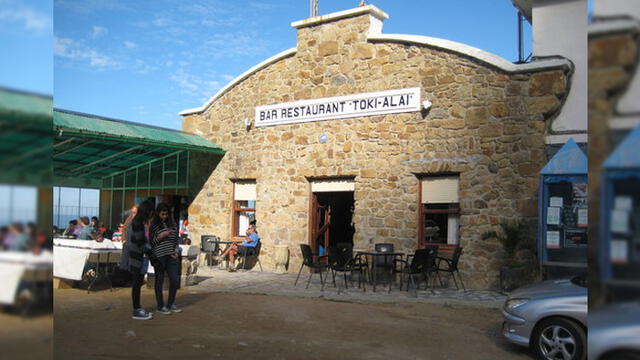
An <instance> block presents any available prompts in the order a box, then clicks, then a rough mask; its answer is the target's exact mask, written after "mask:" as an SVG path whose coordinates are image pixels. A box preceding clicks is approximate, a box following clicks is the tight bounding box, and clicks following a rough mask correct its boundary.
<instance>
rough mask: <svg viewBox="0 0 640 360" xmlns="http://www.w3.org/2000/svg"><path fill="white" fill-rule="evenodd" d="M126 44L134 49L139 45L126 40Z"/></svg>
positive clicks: (128, 47)
mask: <svg viewBox="0 0 640 360" xmlns="http://www.w3.org/2000/svg"><path fill="white" fill-rule="evenodd" d="M124 46H126V47H127V49H133V48H135V47H138V44H136V43H134V42H133V41H125V42H124Z"/></svg>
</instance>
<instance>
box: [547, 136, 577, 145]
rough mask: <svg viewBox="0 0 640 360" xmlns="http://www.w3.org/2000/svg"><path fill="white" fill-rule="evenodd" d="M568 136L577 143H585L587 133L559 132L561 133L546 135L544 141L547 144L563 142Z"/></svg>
mask: <svg viewBox="0 0 640 360" xmlns="http://www.w3.org/2000/svg"><path fill="white" fill-rule="evenodd" d="M570 138H573V140H575V141H576V142H577V143H586V142H587V134H561V135H547V136H546V137H545V142H546V143H547V144H564V143H566V142H567V141H568V140H569V139H570Z"/></svg>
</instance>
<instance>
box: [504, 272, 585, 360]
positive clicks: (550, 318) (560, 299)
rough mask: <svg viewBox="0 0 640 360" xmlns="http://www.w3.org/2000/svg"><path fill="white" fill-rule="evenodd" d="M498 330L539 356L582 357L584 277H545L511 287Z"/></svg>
mask: <svg viewBox="0 0 640 360" xmlns="http://www.w3.org/2000/svg"><path fill="white" fill-rule="evenodd" d="M502 316H503V317H504V323H503V325H502V333H503V335H504V336H505V337H506V338H507V340H509V341H511V342H513V343H515V344H518V345H522V346H529V347H531V349H532V350H533V351H534V352H535V353H536V356H537V357H538V358H540V359H548V360H555V359H563V360H569V359H571V360H583V359H585V358H586V353H587V337H586V332H587V331H586V329H587V284H586V278H585V277H581V276H579V277H574V278H572V279H566V280H549V281H544V282H541V283H538V284H535V285H530V286H526V287H522V288H520V289H517V290H515V291H514V292H513V293H511V295H509V297H508V298H507V300H506V301H505V303H504V306H503V308H502Z"/></svg>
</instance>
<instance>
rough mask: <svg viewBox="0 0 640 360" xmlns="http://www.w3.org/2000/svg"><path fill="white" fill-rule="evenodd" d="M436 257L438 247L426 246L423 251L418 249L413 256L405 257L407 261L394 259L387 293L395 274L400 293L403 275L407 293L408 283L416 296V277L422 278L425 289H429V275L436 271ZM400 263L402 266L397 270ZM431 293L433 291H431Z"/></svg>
mask: <svg viewBox="0 0 640 360" xmlns="http://www.w3.org/2000/svg"><path fill="white" fill-rule="evenodd" d="M437 256H438V247H437V246H427V247H426V248H425V249H418V250H416V252H415V253H414V254H413V255H409V256H407V260H401V259H394V268H393V276H392V281H391V282H390V283H389V292H391V286H392V284H393V282H394V279H395V274H396V273H400V275H401V278H400V290H401V291H402V284H403V283H404V277H405V275H406V276H408V278H407V291H409V282H411V284H412V285H413V288H414V289H415V291H416V296H417V295H418V284H419V283H420V282H419V281H418V282H416V281H415V277H416V276H420V275H421V276H422V277H424V280H425V283H426V287H427V288H428V287H429V278H430V274H431V273H432V272H434V271H436V265H435V263H436V257H437ZM399 263H401V264H402V265H403V266H402V267H401V268H400V269H398V268H397V265H398V264H399ZM431 293H434V292H433V289H431Z"/></svg>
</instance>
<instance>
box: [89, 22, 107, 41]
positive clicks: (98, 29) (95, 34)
mask: <svg viewBox="0 0 640 360" xmlns="http://www.w3.org/2000/svg"><path fill="white" fill-rule="evenodd" d="M108 32H109V30H107V28H105V27H102V26H97V25H94V26H93V28H92V29H91V38H93V39H98V38H101V37H103V36H105V35H107V33H108Z"/></svg>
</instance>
